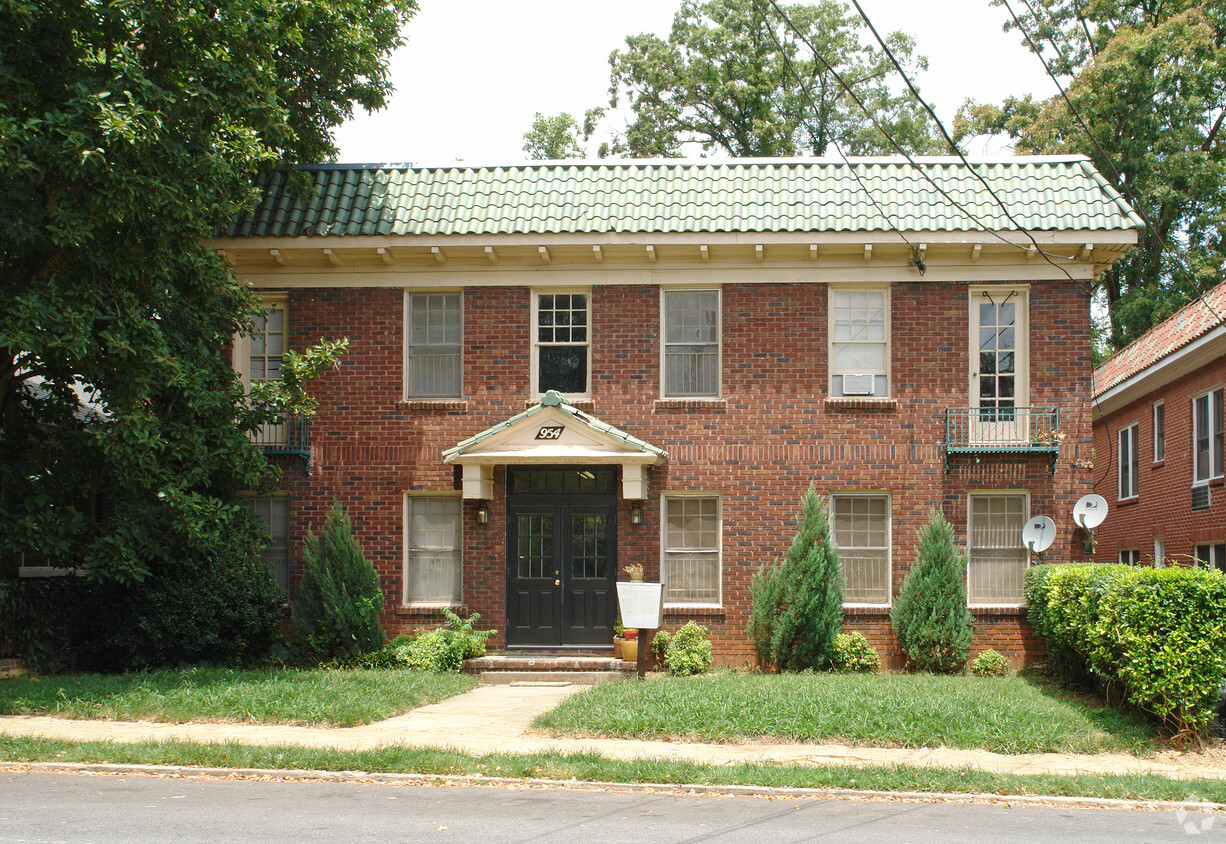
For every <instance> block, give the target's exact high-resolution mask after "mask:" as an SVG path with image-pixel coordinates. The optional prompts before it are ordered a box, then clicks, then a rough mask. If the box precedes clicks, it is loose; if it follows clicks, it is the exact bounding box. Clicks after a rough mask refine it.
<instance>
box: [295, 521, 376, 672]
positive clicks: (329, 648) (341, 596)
mask: <svg viewBox="0 0 1226 844" xmlns="http://www.w3.org/2000/svg"><path fill="white" fill-rule="evenodd" d="M303 558H304V561H305V564H306V570H305V571H304V572H303V577H302V584H301V586H300V587H299V589H298V599H297V600H296V601H295V602H294V609H293V618H292V627H293V631H294V635H295V636H296V637H297V638H298V639H299V641H301V642H302V643H303V645H304V646H305V647H307V648H309V649H310V650H311V651H313V652H314V653H315V654H316V655H317V656H319V657H321V658H324V659H327V658H331V657H336V656H341V655H357V654H364V653H370V652H371V651H375V650H377V649H378V648H379V647H380V646H382V644H383V641H384V636H383V627H382V625H380V623H379V612H380V610H382V609H383V591H382V589H380V587H379V575H378V573H376V572H375V568H374V566H372V565H371V564H370V561H369V560H367V559H366V555H365V554H363V553H362V546H361V543H359V542H358V540H357V538H356V537H354V535H353V530H352V528H351V526H350V523H349V516H348V515H346V513H345V509H344V508H343V507H342V506H341V505H340V502H338V501H333V502H332V509H331V510H330V511H329V512H328V516H327V518H326V519H324V525H323V529H322V530H321V531H320V533H319V536H316V535H315V534H314V533H312V532H311V531H310V530H308V531H307V535H306V544H305V547H304V549H303Z"/></svg>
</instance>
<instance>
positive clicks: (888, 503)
mask: <svg viewBox="0 0 1226 844" xmlns="http://www.w3.org/2000/svg"><path fill="white" fill-rule="evenodd" d="M852 499H861V500H863V499H882V500H884V501H885V545H883V546H880V547H878V546H870V545H864V546H856V545H847V546H844V545H840V544H839V542H838V534H839V528H838V505H839V504H840V503H841V502H844V501H850V500H852ZM893 504H894V502H893V500H892V497H891V496H890V493H888V492H880V491H863V492H861V491H859V490H857V491H856V492H835V493H831V495H830V535H831V538H832V539H833V540H834V542H835V545H836V546H837V547H838V549H839V560H840V561H841V562H843V577H844V578H845V579H846V578H847V565H846V561H845V560H844V559H843V558H844V553H843V552H844V551H852V550H855V549H858V548H863V549H865V550H871V551H885V584H884V585H885V600H884V601H868V602H865V601H848V600H844V601H843V606H845V607H888V606H890V603H891V600H892V599H893V595H894V556H893V545H894V542H893V537H894V519H893V509H894V508H893ZM844 588H845V589H846V587H844ZM844 595H846V591H844Z"/></svg>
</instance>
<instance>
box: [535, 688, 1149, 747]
mask: <svg viewBox="0 0 1226 844" xmlns="http://www.w3.org/2000/svg"><path fill="white" fill-rule="evenodd" d="M535 726H537V727H539V728H542V729H546V730H549V731H552V732H554V733H557V734H572V735H574V734H581V735H597V736H611V737H617V738H647V739H661V738H679V739H683V740H696V741H718V742H730V741H739V740H744V739H763V738H766V739H778V740H783V741H797V742H822V741H828V742H842V743H848V744H864V745H875V746H882V747H957V748H967V749H972V748H977V749H982V750H992V751H996V752H999V753H1041V752H1059V753H1096V752H1100V751H1123V752H1133V753H1144V752H1147V751H1149V750H1151V749H1152V748H1153V746H1154V745H1153V741H1154V736H1153V732H1152V731H1151V730H1150V728H1149V727H1147V726H1146V725H1145V724H1144V723H1143V722H1142V721H1140V719H1137V718H1131V717H1127V716H1124V715H1121V714H1120V713H1119V712H1117V711H1116V710H1113V709H1110V708H1107V707H1103V708H1089V707H1087V706H1085V705H1082V704H1079V703H1077V702H1075V701H1073V700H1071V699H1070V698H1069V697H1068V696H1067V695H1063V694H1061V693H1059V692H1056V691H1052V690H1049V689H1044V688H1041V687H1040V686H1039V685H1036V684H1034V683H1031V682H1029V681H1028V680H1026V679H1024V678H1021V677H983V678H980V677H969V676H965V677H938V676H933V675H929V674H878V675H835V674H814V675H797V674H784V675H761V674H733V673H727V674H716V675H710V676H705V677H692V678H672V677H660V678H657V679H653V680H648V681H646V682H635V681H627V682H613V683H603V684H601V685H598V686H594V687H593V688H592V689H590V690H587V691H584V692H581V693H579V694H577V695H574V696H573V697H571V698H569V699H567V700H566V701H564V702H563V703H562V705H561V706H559V707H558V708H557V709H555V710H553V711H552V712H547V713H545V714H544V715H541V716H540V717H539V718H537V719H536V722H535Z"/></svg>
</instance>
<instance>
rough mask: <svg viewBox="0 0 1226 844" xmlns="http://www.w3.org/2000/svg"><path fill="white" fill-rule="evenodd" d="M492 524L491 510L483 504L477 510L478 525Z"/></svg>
mask: <svg viewBox="0 0 1226 844" xmlns="http://www.w3.org/2000/svg"><path fill="white" fill-rule="evenodd" d="M489 523H490V508H489V507H487V506H485V505H484V504H482V505H481V506H480V507H478V508H477V524H479V525H488V524H489Z"/></svg>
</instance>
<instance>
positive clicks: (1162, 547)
mask: <svg viewBox="0 0 1226 844" xmlns="http://www.w3.org/2000/svg"><path fill="white" fill-rule="evenodd" d="M1154 565H1155V566H1157V567H1158V568H1161V567H1162V566H1165V565H1166V539H1165V538H1163V537H1161V536H1155V537H1154Z"/></svg>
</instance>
